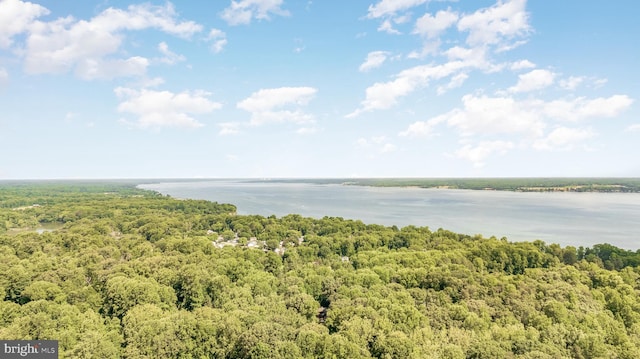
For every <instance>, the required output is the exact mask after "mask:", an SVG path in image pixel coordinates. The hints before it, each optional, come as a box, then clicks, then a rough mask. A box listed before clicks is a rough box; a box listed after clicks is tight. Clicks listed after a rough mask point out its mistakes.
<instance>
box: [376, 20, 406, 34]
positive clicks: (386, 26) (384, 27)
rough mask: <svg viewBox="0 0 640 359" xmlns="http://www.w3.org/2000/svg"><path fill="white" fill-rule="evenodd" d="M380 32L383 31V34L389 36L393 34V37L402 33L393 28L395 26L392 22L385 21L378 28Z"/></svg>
mask: <svg viewBox="0 0 640 359" xmlns="http://www.w3.org/2000/svg"><path fill="white" fill-rule="evenodd" d="M378 31H382V32H386V33H388V34H392V35H400V34H401V32H400V31H398V30H396V29H395V28H394V27H393V24H391V20H388V19H387V20H385V21H383V22H382V23H381V24H380V26H378Z"/></svg>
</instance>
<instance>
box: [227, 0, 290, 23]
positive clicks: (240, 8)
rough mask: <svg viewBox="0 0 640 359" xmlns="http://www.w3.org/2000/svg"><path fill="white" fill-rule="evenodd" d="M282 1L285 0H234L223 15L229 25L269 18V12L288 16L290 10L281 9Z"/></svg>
mask: <svg viewBox="0 0 640 359" xmlns="http://www.w3.org/2000/svg"><path fill="white" fill-rule="evenodd" d="M282 3H283V0H240V1H233V0H232V1H231V5H229V7H227V8H226V9H224V10H223V11H222V14H221V17H222V19H223V20H224V21H226V22H227V23H228V24H229V25H243V24H249V23H251V20H252V19H258V20H269V19H270V17H269V14H274V15H280V16H288V15H289V12H288V11H286V10H283V9H281V6H282Z"/></svg>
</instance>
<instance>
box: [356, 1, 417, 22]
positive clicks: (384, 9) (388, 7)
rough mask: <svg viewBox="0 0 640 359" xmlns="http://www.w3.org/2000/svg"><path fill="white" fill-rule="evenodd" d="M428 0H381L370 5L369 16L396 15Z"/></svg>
mask: <svg viewBox="0 0 640 359" xmlns="http://www.w3.org/2000/svg"><path fill="white" fill-rule="evenodd" d="M427 2H428V0H381V1H380V2H378V3H377V4H375V5H369V12H368V14H367V17H368V18H370V19H376V18H380V17H385V16H392V15H396V14H397V13H398V12H401V11H406V10H408V9H410V8H412V7H415V6H418V5H421V4H424V3H427Z"/></svg>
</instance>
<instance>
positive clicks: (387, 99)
mask: <svg viewBox="0 0 640 359" xmlns="http://www.w3.org/2000/svg"><path fill="white" fill-rule="evenodd" d="M465 66H466V65H465V63H464V62H462V61H452V62H448V63H446V64H442V65H435V66H432V65H422V66H416V67H412V68H410V69H407V70H404V71H402V72H400V73H399V74H398V75H397V76H396V79H395V80H393V81H389V82H378V83H375V84H373V85H372V86H370V87H369V88H367V90H366V98H365V100H364V101H362V103H361V106H360V108H359V109H357V110H355V111H354V112H352V113H350V114H348V115H347V117H356V116H358V115H360V114H361V113H363V112H367V111H372V110H380V109H388V108H390V107H392V106H394V105H395V104H396V103H397V99H398V98H399V97H403V96H406V95H408V94H410V93H411V92H413V91H415V90H416V89H417V88H419V87H423V86H426V85H428V84H429V81H431V80H437V79H441V78H443V77H447V76H451V75H452V74H454V73H456V72H457V71H459V70H460V69H462V68H464V67H465Z"/></svg>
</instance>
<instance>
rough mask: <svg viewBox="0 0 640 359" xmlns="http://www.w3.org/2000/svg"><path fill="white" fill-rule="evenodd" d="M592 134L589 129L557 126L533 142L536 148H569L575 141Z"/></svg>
mask: <svg viewBox="0 0 640 359" xmlns="http://www.w3.org/2000/svg"><path fill="white" fill-rule="evenodd" d="M593 136H594V132H593V131H592V130H591V129H586V128H568V127H558V128H556V129H554V130H553V131H551V133H549V134H548V135H547V136H545V137H544V138H541V139H538V140H536V141H535V142H534V143H533V148H534V149H536V150H558V149H562V150H570V149H572V148H573V147H574V146H575V145H576V144H577V143H580V142H582V141H584V140H586V139H589V138H591V137H593Z"/></svg>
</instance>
